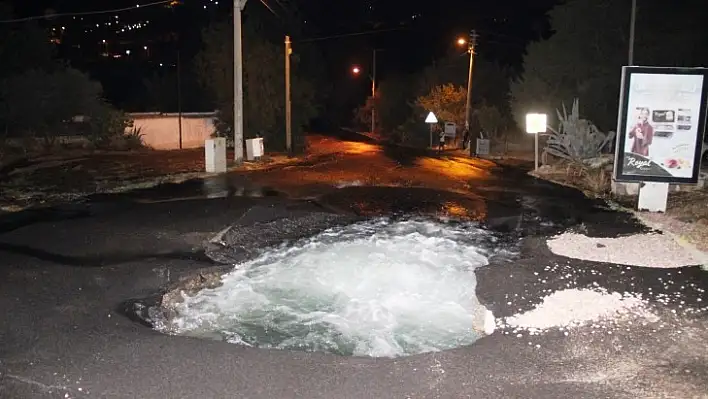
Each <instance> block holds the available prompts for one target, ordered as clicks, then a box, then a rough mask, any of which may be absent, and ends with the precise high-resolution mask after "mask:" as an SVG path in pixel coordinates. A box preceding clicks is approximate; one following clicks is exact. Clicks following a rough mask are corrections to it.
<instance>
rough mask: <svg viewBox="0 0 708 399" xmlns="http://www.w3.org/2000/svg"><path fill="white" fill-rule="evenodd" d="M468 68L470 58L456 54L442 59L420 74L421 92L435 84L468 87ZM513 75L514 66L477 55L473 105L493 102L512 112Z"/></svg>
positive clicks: (495, 105)
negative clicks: (503, 65) (510, 97)
mask: <svg viewBox="0 0 708 399" xmlns="http://www.w3.org/2000/svg"><path fill="white" fill-rule="evenodd" d="M468 72H469V58H467V57H460V56H459V55H453V56H450V57H448V58H445V59H442V60H440V61H439V62H436V63H435V64H434V65H431V66H429V67H428V68H426V69H425V70H423V72H422V73H421V74H420V77H419V82H418V86H419V90H420V93H421V94H422V93H428V92H429V91H430V90H431V89H432V88H433V87H435V86H440V85H443V84H447V83H451V84H453V85H455V86H462V87H465V88H466V87H467V76H468ZM510 79H511V70H509V69H508V68H505V67H502V66H500V65H498V64H496V63H494V62H491V61H488V60H486V59H484V58H482V57H477V58H476V59H475V64H474V74H473V78H472V107H473V108H476V107H478V106H482V105H489V106H493V107H496V108H497V109H498V110H499V111H500V112H501V113H502V115H504V116H508V114H509V112H508V109H509V83H510Z"/></svg>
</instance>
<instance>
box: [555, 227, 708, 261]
mask: <svg viewBox="0 0 708 399" xmlns="http://www.w3.org/2000/svg"><path fill="white" fill-rule="evenodd" d="M546 243H547V245H548V248H549V249H550V250H551V252H553V253H554V254H556V255H561V256H565V257H567V258H573V259H582V260H588V261H594V262H605V263H613V264H618V265H627V266H639V267H655V268H678V267H684V266H695V265H700V264H701V263H702V262H701V260H700V259H697V258H696V257H695V256H694V255H693V254H692V253H691V252H690V251H687V250H686V249H685V248H683V247H682V246H681V245H679V244H678V243H677V242H676V241H675V240H673V239H672V238H671V237H670V236H667V235H663V234H654V233H652V234H636V235H631V236H625V237H617V238H596V237H588V236H586V235H584V234H577V233H563V234H561V235H559V236H556V237H553V238H551V239H549V240H548V241H547V242H546Z"/></svg>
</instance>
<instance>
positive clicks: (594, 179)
mask: <svg viewBox="0 0 708 399" xmlns="http://www.w3.org/2000/svg"><path fill="white" fill-rule="evenodd" d="M532 174H534V175H536V176H537V177H539V178H543V179H547V180H551V181H554V182H556V183H559V184H564V185H568V186H572V187H576V188H579V189H581V190H583V191H584V192H585V193H586V194H588V195H595V196H599V197H603V198H607V199H612V200H616V201H617V202H618V203H620V204H621V205H622V206H624V207H626V208H628V209H636V201H637V199H636V197H633V198H612V197H611V195H610V192H609V191H610V179H611V172H607V171H605V172H603V173H600V172H598V171H595V172H592V173H582V172H580V171H579V170H577V168H576V169H573V168H569V167H568V166H567V165H555V166H551V167H544V168H542V169H541V171H540V172H539V173H534V172H532ZM638 216H639V217H640V218H641V219H643V220H644V221H645V222H646V223H648V224H650V225H652V227H655V228H658V229H660V230H664V231H667V232H669V233H672V234H674V235H676V236H677V237H678V238H679V239H681V240H684V241H686V242H687V243H689V244H691V245H692V246H694V247H695V248H697V249H698V250H700V251H703V252H706V253H708V188H704V189H701V190H694V191H677V192H672V193H670V194H669V201H668V204H667V209H666V213H665V214H661V213H649V212H641V213H638Z"/></svg>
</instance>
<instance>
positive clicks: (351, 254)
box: [162, 220, 495, 357]
mask: <svg viewBox="0 0 708 399" xmlns="http://www.w3.org/2000/svg"><path fill="white" fill-rule="evenodd" d="M494 243H495V238H494V237H493V236H492V235H491V234H489V233H488V232H486V231H484V230H482V229H480V228H478V227H475V226H474V225H470V224H446V223H438V222H430V221H414V220H408V221H390V220H377V221H372V222H366V223H359V224H355V225H350V226H346V227H341V228H334V229H330V230H328V231H326V232H324V233H322V234H319V235H317V236H315V237H313V238H311V239H308V240H303V241H300V242H298V243H295V244H291V245H283V246H281V247H279V248H272V249H269V250H268V251H264V253H263V254H262V255H261V256H259V257H257V258H256V259H254V260H252V261H249V262H246V263H244V264H240V265H238V266H237V268H236V269H235V270H234V271H233V272H231V273H229V274H227V275H226V276H224V277H223V285H222V286H220V287H218V288H216V289H209V290H203V291H201V292H200V293H198V294H197V295H196V296H194V297H186V298H185V301H184V302H183V303H180V304H178V305H177V308H176V310H177V316H176V317H175V318H173V319H172V320H170V322H169V324H168V325H166V326H163V328H162V330H164V331H165V332H169V333H173V334H179V335H187V336H194V337H201V338H212V339H223V340H226V341H228V342H231V343H237V344H243V345H248V346H257V347H261V348H279V349H294V350H307V351H323V352H329V353H335V354H340V355H355V356H372V357H397V356H406V355H412V354H417V353H424V352H432V351H439V350H443V349H449V348H454V347H458V346H462V345H467V344H470V343H472V342H474V341H475V340H476V339H478V338H479V337H480V336H482V335H484V333H485V330H487V333H489V332H491V331H490V329H491V330H493V326H494V324H493V320H494V319H493V316H491V313H490V312H489V311H487V310H486V309H485V308H484V307H483V306H482V305H480V303H479V302H478V300H477V297H476V295H475V288H476V280H475V275H474V269H475V268H477V267H479V266H483V265H486V264H487V262H488V257H489V256H491V255H492V251H493V250H492V248H493V247H494V246H495V245H494Z"/></svg>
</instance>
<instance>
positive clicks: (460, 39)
mask: <svg viewBox="0 0 708 399" xmlns="http://www.w3.org/2000/svg"><path fill="white" fill-rule="evenodd" d="M465 44H467V40H465V39H464V38H463V37H461V38H459V39H457V45H458V46H464V45H465Z"/></svg>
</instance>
